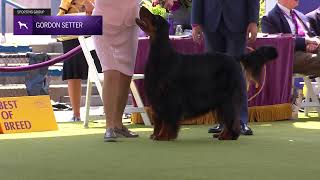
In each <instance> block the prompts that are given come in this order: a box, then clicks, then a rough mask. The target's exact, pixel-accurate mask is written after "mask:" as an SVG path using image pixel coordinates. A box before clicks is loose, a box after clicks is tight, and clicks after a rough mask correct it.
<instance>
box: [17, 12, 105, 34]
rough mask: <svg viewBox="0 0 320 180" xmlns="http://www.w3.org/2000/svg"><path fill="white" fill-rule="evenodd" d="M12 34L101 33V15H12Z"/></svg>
mask: <svg viewBox="0 0 320 180" xmlns="http://www.w3.org/2000/svg"><path fill="white" fill-rule="evenodd" d="M14 35H102V16H14Z"/></svg>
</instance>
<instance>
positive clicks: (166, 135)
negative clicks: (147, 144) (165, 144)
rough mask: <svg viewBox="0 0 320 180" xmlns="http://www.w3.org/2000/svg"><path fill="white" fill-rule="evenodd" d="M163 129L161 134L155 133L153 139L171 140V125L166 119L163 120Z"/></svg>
mask: <svg viewBox="0 0 320 180" xmlns="http://www.w3.org/2000/svg"><path fill="white" fill-rule="evenodd" d="M160 122H161V129H160V132H159V134H157V135H155V136H154V137H153V140H155V141H169V140H170V133H169V129H170V125H169V123H167V122H166V121H163V120H161V121H160Z"/></svg>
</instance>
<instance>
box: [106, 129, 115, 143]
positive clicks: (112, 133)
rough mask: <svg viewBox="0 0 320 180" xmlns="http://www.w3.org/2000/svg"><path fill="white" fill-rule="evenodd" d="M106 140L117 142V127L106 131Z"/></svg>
mask: <svg viewBox="0 0 320 180" xmlns="http://www.w3.org/2000/svg"><path fill="white" fill-rule="evenodd" d="M103 139H104V142H116V139H117V135H116V133H115V129H113V128H107V129H106V132H105V133H104V137H103Z"/></svg>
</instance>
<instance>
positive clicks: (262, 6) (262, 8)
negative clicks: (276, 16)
mask: <svg viewBox="0 0 320 180" xmlns="http://www.w3.org/2000/svg"><path fill="white" fill-rule="evenodd" d="M265 12H266V1H265V0H260V13H259V24H261V18H262V17H263V16H264V15H265ZM259 32H261V25H260V26H259Z"/></svg>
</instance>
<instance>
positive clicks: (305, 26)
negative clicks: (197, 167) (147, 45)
mask: <svg viewBox="0 0 320 180" xmlns="http://www.w3.org/2000/svg"><path fill="white" fill-rule="evenodd" d="M139 2H140V0H122V1H113V0H112V1H111V0H95V2H94V1H93V0H62V2H61V6H60V11H59V15H64V14H68V13H79V12H86V13H87V14H88V15H89V14H91V13H92V14H93V15H101V16H103V32H104V34H103V35H102V36H94V43H95V47H96V53H97V55H96V54H95V53H94V54H93V56H94V57H95V59H96V65H97V67H99V66H100V64H101V71H102V72H103V73H104V83H103V102H104V111H105V113H106V132H105V135H104V141H106V142H111V141H116V140H117V138H118V137H128V138H132V137H138V134H137V133H135V132H132V131H130V130H128V129H127V128H126V127H125V126H124V125H123V124H122V114H123V112H124V108H125V106H126V103H127V98H128V92H129V85H130V82H131V77H132V75H133V73H134V72H133V71H134V66H135V58H136V53H137V45H138V34H139V33H138V27H137V25H136V23H135V17H137V16H138V11H139ZM152 2H153V4H161V5H162V6H163V7H165V8H167V9H168V10H169V9H171V8H172V7H175V6H176V5H177V4H178V5H180V6H181V5H182V7H183V8H184V9H183V8H182V10H181V11H184V12H185V13H182V14H186V16H185V17H184V16H183V15H182V18H181V14H180V13H178V14H179V15H178V16H179V17H180V19H184V20H183V22H184V23H185V22H186V23H189V24H190V27H192V36H193V40H194V41H195V42H201V41H202V40H204V42H205V47H206V50H207V51H208V52H223V53H227V54H230V55H234V56H238V55H241V54H243V53H244V52H245V48H246V44H247V42H254V41H255V40H256V37H257V33H258V21H259V10H260V8H259V5H260V2H259V0H237V1H233V0H192V1H191V0H184V1H182V0H152ZM93 3H94V5H93ZM298 4H299V0H278V2H277V4H276V5H275V7H274V8H273V9H272V10H271V11H270V12H269V13H268V14H267V15H266V16H264V17H263V18H262V21H261V26H262V32H263V33H269V34H274V33H289V34H292V35H294V36H295V41H296V43H295V54H294V58H295V59H294V67H293V69H294V73H300V74H304V75H312V76H320V57H319V56H318V52H319V45H320V40H319V38H318V37H317V36H320V8H318V9H317V10H315V11H314V12H311V13H309V14H307V15H304V14H302V13H301V12H299V11H297V10H295V8H296V7H297V6H298ZM178 12H179V11H178ZM189 16H190V17H189ZM235 17H237V18H235ZM178 19H179V18H178ZM61 40H62V41H63V47H64V50H65V51H68V50H70V49H71V48H73V47H75V46H77V45H78V42H77V40H76V39H74V38H71V39H63V38H62V39H61ZM73 59H74V60H71V61H67V62H66V63H65V64H64V70H63V73H64V75H63V79H64V80H68V85H69V94H70V98H71V103H72V107H73V111H74V117H73V119H74V120H80V100H79V99H80V95H81V91H80V92H79V89H81V88H80V86H81V79H86V78H87V73H88V67H87V65H86V63H85V59H84V57H83V54H79V55H78V56H75V57H74V58H73ZM98 59H99V60H100V63H99V61H98ZM242 87H243V89H245V90H246V81H245V79H244V78H243V79H242ZM244 92H246V91H244ZM242 99H243V104H242V106H241V118H240V120H241V133H242V134H243V135H253V131H252V129H251V128H250V127H249V126H248V104H247V94H246V93H244V94H243V95H242ZM222 130H223V126H222V125H220V124H218V125H216V126H215V127H213V128H210V129H209V131H208V132H209V133H220V132H221V131H222Z"/></svg>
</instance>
